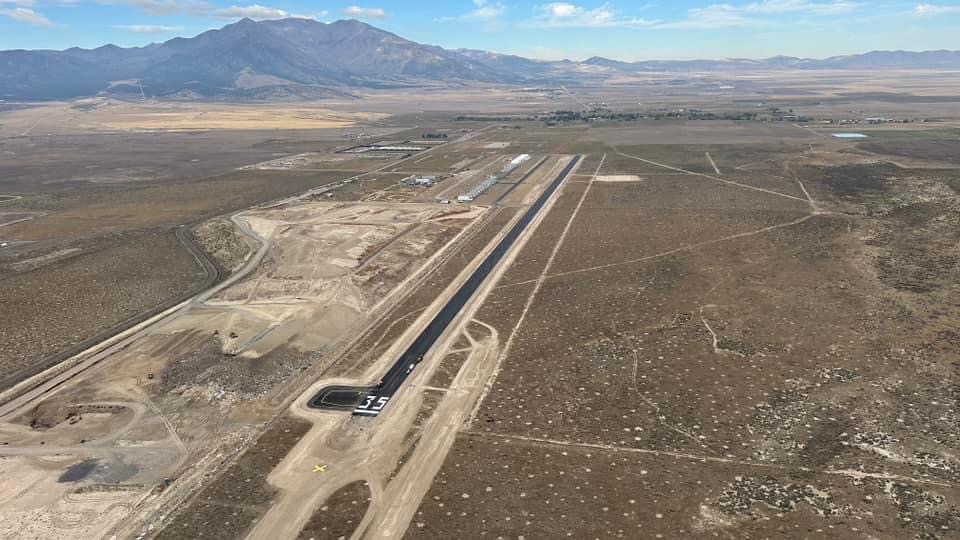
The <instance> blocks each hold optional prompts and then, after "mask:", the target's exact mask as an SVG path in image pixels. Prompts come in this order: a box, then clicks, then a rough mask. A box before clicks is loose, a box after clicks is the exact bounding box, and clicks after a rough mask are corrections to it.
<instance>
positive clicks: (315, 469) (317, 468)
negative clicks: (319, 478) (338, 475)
mask: <svg viewBox="0 0 960 540" xmlns="http://www.w3.org/2000/svg"><path fill="white" fill-rule="evenodd" d="M313 472H315V473H322V472H327V466H326V465H314V466H313Z"/></svg>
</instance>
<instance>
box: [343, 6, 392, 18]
mask: <svg viewBox="0 0 960 540" xmlns="http://www.w3.org/2000/svg"><path fill="white" fill-rule="evenodd" d="M343 14H344V15H346V16H347V17H350V18H352V19H386V18H387V12H386V11H384V10H383V8H365V7H360V6H350V7H348V8H346V9H344V10H343Z"/></svg>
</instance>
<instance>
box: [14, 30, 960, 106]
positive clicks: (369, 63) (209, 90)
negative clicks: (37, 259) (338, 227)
mask: <svg viewBox="0 0 960 540" xmlns="http://www.w3.org/2000/svg"><path fill="white" fill-rule="evenodd" d="M779 69H960V52H958V51H930V52H904V51H893V52H886V51H876V52H870V53H866V54H861V55H852V56H837V57H832V58H827V59H823V60H812V59H804V58H793V57H774V58H768V59H764V60H748V59H728V60H691V61H644V62H620V61H617V60H610V59H607V58H600V57H594V58H590V59H588V60H586V61H584V62H571V61H568V60H564V61H558V62H548V61H540V60H531V59H528V58H523V57H519V56H512V55H505V54H496V53H490V52H486V51H477V50H468V49H459V50H448V49H443V48H441V47H436V46H432V45H423V44H420V43H415V42H413V41H410V40H407V39H404V38H402V37H399V36H397V35H395V34H392V33H390V32H386V31H384V30H381V29H379V28H375V27H373V26H370V25H368V24H365V23H362V22H359V21H355V20H347V21H337V22H333V23H321V22H317V21H314V20H311V19H296V18H290V19H281V20H271V21H261V22H254V21H251V20H249V19H243V20H241V21H239V22H236V23H233V24H229V25H227V26H224V27H223V28H220V29H218V30H210V31H207V32H204V33H202V34H200V35H198V36H196V37H192V38H175V39H171V40H170V41H167V42H164V43H159V44H152V45H148V46H146V47H135V48H122V47H117V46H115V45H105V46H103V47H99V48H96V49H80V48H72V49H67V50H65V51H51V50H35V51H26V50H14V51H0V99H5V100H52V99H68V98H75V97H82V96H92V95H97V94H104V93H106V94H114V95H117V94H120V95H123V94H134V95H143V96H147V97H164V98H169V99H193V98H218V99H278V98H297V99H321V98H332V97H336V98H349V97H351V96H352V93H351V90H352V89H358V88H391V87H409V86H421V85H424V84H437V83H449V84H464V83H470V82H486V83H501V84H564V83H565V84H576V83H577V82H580V81H584V80H589V79H593V80H596V79H598V78H599V79H602V78H604V77H608V76H613V75H618V74H642V73H645V72H691V71H743V70H779Z"/></svg>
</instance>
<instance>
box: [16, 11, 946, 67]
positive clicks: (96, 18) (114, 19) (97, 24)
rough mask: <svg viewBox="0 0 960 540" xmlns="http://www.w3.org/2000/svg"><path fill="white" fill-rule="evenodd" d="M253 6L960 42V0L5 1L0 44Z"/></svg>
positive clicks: (651, 34)
mask: <svg viewBox="0 0 960 540" xmlns="http://www.w3.org/2000/svg"><path fill="white" fill-rule="evenodd" d="M244 16H247V17H250V18H252V19H269V18H279V17H285V16H300V17H311V18H315V19H317V20H320V21H325V22H329V21H334V20H337V19H343V18H356V19H361V20H364V21H366V22H369V23H371V24H374V25H376V26H379V27H381V28H384V29H386V30H390V31H392V32H395V33H397V34H399V35H401V36H403V37H406V38H408V39H413V40H415V41H420V42H424V43H431V44H436V45H441V46H444V47H448V48H458V47H469V48H476V49H485V50H491V51H496V52H505V53H514V54H520V55H524V56H529V57H535V58H546V59H559V58H571V59H576V60H579V59H584V58H587V57H589V56H594V55H601V56H608V57H611V58H618V59H624V60H642V59H687V58H724V57H751V58H758V57H767V56H773V55H777V54H786V55H792V56H808V57H824V56H832V55H838V54H851V53H857V52H865V51H868V50H873V49H908V50H927V49H960V40H958V39H957V35H958V30H960V0H952V1H948V0H940V1H938V2H916V1H913V2H905V1H858V0H749V1H740V0H725V1H724V0H721V1H720V2H717V1H706V2H703V1H673V2H670V1H659V2H657V1H651V2H649V3H647V2H636V1H634V2H625V1H620V2H615V1H610V2H589V1H586V0H584V1H576V2H537V1H533V2H530V1H519V0H517V1H512V0H499V1H498V0H453V1H442V2H440V1H429V2H424V1H419V2H412V1H406V2H402V1H394V0H383V1H378V0H370V2H368V3H361V4H353V3H350V1H349V0H348V1H347V2H329V1H306V0H276V1H274V0H256V1H255V2H250V3H247V2H243V1H236V0H0V49H15V48H26V49H33V48H53V49H61V48H67V47H71V46H74V45H78V46H81V47H96V46H99V45H102V44H105V43H115V44H117V45H121V46H133V45H145V44H147V43H151V42H156V41H165V40H167V39H170V38H173V37H176V36H192V35H195V34H198V33H200V32H203V31H205V30H208V29H210V28H218V27H220V26H223V25H224V24H228V23H230V22H233V21H236V20H238V19H240V18H242V17H244Z"/></svg>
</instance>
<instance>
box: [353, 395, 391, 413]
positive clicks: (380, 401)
mask: <svg viewBox="0 0 960 540" xmlns="http://www.w3.org/2000/svg"><path fill="white" fill-rule="evenodd" d="M388 401H390V396H381V397H380V398H377V396H367V400H366V401H365V402H363V405H360V406H359V407H357V408H358V409H364V410H369V411H380V410H383V408H384V407H385V406H386V405H387V402H388Z"/></svg>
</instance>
